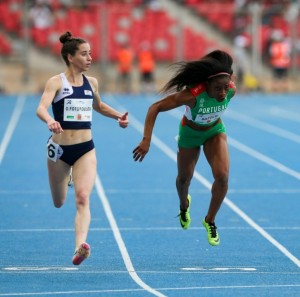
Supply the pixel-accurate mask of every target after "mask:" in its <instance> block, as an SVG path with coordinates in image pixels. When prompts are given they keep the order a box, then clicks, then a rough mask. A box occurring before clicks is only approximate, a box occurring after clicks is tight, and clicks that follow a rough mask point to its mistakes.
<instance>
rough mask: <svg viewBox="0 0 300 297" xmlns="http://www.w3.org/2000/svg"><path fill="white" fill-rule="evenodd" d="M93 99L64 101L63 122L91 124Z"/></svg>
mask: <svg viewBox="0 0 300 297" xmlns="http://www.w3.org/2000/svg"><path fill="white" fill-rule="evenodd" d="M92 111H93V99H65V101H64V121H69V122H91V121H92Z"/></svg>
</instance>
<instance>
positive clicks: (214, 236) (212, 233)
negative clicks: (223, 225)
mask: <svg viewBox="0 0 300 297" xmlns="http://www.w3.org/2000/svg"><path fill="white" fill-rule="evenodd" d="M202 225H203V226H204V228H205V229H206V232H207V239H208V243H209V244H210V245H219V243H220V237H219V234H218V231H217V226H216V225H215V223H207V222H206V221H205V219H204V220H203V221H202Z"/></svg>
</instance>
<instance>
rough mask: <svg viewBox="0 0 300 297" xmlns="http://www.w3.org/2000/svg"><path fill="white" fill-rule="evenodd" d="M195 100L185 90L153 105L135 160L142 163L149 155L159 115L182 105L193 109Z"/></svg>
mask: <svg viewBox="0 0 300 297" xmlns="http://www.w3.org/2000/svg"><path fill="white" fill-rule="evenodd" d="M195 100H196V98H195V97H194V96H193V95H192V94H191V92H190V91H189V90H187V89H185V90H183V91H180V92H178V93H174V94H171V95H168V96H167V97H165V98H163V99H161V100H159V101H157V102H155V103H153V104H152V105H151V106H150V107H149V109H148V112H147V115H146V119H145V125H144V137H143V139H142V141H141V142H140V144H139V145H138V146H137V147H136V148H135V149H134V150H133V159H134V160H135V161H140V162H141V161H142V160H143V159H144V157H145V155H146V154H147V153H148V151H149V147H150V142H151V137H152V132H153V128H154V124H155V121H156V117H157V115H158V113H160V112H164V111H168V110H171V109H174V108H177V107H179V106H182V105H188V106H190V107H193V106H194V105H195Z"/></svg>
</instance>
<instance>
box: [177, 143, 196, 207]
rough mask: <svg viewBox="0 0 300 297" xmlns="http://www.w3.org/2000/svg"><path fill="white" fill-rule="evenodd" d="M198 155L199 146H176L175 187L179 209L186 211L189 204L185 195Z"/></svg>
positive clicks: (186, 194)
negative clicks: (176, 171) (176, 170)
mask: <svg viewBox="0 0 300 297" xmlns="http://www.w3.org/2000/svg"><path fill="white" fill-rule="evenodd" d="M199 155H200V148H180V147H179V148H178V152H177V169H178V175H177V178H176V188H177V193H178V197H179V200H180V209H181V210H183V211H186V210H187V208H188V206H189V205H188V200H187V196H188V193H189V186H190V183H191V180H192V178H193V174H194V170H195V166H196V164H197V161H198V159H199Z"/></svg>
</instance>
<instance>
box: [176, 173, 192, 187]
mask: <svg viewBox="0 0 300 297" xmlns="http://www.w3.org/2000/svg"><path fill="white" fill-rule="evenodd" d="M191 179H192V176H188V175H185V176H183V175H178V176H177V178H176V184H177V185H181V186H189V185H190V183H191Z"/></svg>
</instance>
